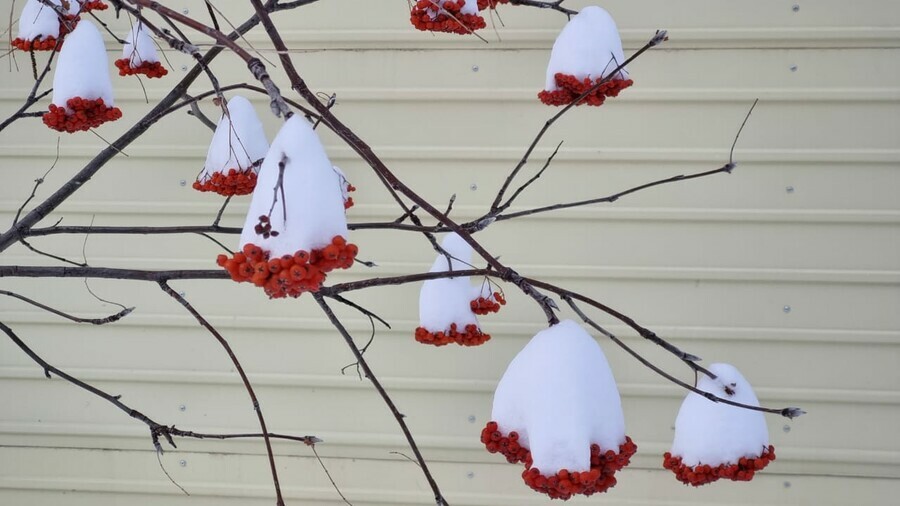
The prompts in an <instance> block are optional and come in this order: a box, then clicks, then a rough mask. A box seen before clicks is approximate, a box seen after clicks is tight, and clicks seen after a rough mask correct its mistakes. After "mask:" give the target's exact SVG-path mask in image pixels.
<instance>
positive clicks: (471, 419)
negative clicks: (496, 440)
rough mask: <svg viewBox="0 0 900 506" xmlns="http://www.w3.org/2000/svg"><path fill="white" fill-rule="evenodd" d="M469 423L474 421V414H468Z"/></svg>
mask: <svg viewBox="0 0 900 506" xmlns="http://www.w3.org/2000/svg"><path fill="white" fill-rule="evenodd" d="M469 423H475V415H469Z"/></svg>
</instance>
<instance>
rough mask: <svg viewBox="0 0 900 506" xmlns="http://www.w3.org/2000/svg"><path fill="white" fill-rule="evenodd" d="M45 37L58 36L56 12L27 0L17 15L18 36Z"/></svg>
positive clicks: (25, 38) (24, 38)
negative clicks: (20, 12)
mask: <svg viewBox="0 0 900 506" xmlns="http://www.w3.org/2000/svg"><path fill="white" fill-rule="evenodd" d="M51 3H53V4H54V5H60V3H59V0H51ZM47 37H53V38H55V39H56V38H59V18H57V16H56V12H55V11H54V10H53V9H51V8H50V7H49V6H47V5H44V4H43V3H41V2H40V1H39V0H28V1H27V2H25V7H23V8H22V14H21V15H20V16H19V38H20V39H23V40H37V39H46V38H47ZM54 88H55V86H54Z"/></svg>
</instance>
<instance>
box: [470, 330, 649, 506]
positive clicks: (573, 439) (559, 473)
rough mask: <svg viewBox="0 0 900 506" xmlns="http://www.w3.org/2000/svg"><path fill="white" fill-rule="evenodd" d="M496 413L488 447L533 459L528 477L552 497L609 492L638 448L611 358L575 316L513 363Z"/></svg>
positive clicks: (487, 432) (512, 458)
mask: <svg viewBox="0 0 900 506" xmlns="http://www.w3.org/2000/svg"><path fill="white" fill-rule="evenodd" d="M491 418H492V420H493V421H492V422H490V423H488V424H487V427H485V429H484V431H483V432H482V436H481V441H482V442H483V443H484V444H485V446H486V447H487V449H488V451H490V452H491V453H495V452H499V453H501V454H503V455H504V456H506V458H507V460H508V461H509V462H512V463H515V462H525V469H526V471H525V473H523V474H522V477H523V478H524V480H525V483H527V484H528V485H529V486H530V487H531V488H533V489H534V490H537V491H538V492H542V493H545V494H548V495H550V497H552V498H560V499H568V498H569V497H571V496H572V495H573V494H585V495H591V494H594V493H597V492H605V491H606V490H608V489H609V488H610V487H612V486H614V485H615V483H616V479H615V478H614V477H613V475H614V474H615V472H616V471H618V470H619V469H621V468H622V467H624V466H626V465H628V463H629V459H630V458H631V456H632V455H633V454H634V452H635V450H636V449H637V447H636V446H635V445H634V443H633V442H632V441H631V439H630V438H629V437H627V436H626V435H625V418H624V416H623V414H622V403H621V400H620V398H619V390H618V388H617V387H616V382H615V379H614V378H613V374H612V370H611V369H610V368H609V364H608V363H607V361H606V356H605V355H604V354H603V351H602V350H601V349H600V346H599V345H598V344H597V342H596V341H595V340H594V339H593V338H592V337H591V336H590V335H589V334H588V333H587V332H585V331H584V329H582V328H581V326H580V325H578V324H577V323H575V322H573V321H571V320H565V321H562V322H560V323H558V324H556V325H554V326H552V327H550V328H548V329H545V330H543V331H541V332H539V333H538V334H537V335H535V336H534V337H533V338H532V339H531V341H530V342H529V343H528V344H527V345H526V346H525V348H523V349H522V351H520V352H519V354H518V355H516V357H515V358H514V359H513V360H512V362H510V364H509V367H507V369H506V372H505V373H504V374H503V377H502V378H501V379H500V383H499V384H498V385H497V390H496V392H495V393H494V408H493V411H492V414H491Z"/></svg>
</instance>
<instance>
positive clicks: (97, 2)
mask: <svg viewBox="0 0 900 506" xmlns="http://www.w3.org/2000/svg"><path fill="white" fill-rule="evenodd" d="M69 1H70V2H73V1H75V0H69ZM79 3H80V4H81V12H91V11H105V10H106V9H109V5H106V4H105V3H103V2H102V1H101V0H86V1H84V2H79Z"/></svg>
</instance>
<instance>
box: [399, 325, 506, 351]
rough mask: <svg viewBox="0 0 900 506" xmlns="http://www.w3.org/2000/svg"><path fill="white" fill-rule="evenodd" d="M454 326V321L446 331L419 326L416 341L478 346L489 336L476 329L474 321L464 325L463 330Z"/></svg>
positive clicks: (442, 344) (438, 344)
mask: <svg viewBox="0 0 900 506" xmlns="http://www.w3.org/2000/svg"><path fill="white" fill-rule="evenodd" d="M456 328H457V327H456V324H455V323H451V324H450V330H448V331H447V332H443V331H438V332H431V331H429V330H428V329H426V328H424V327H419V328H417V329H416V341H418V342H420V343H422V344H432V345H434V346H444V345H446V344H450V343H456V344H458V345H460V346H478V345H480V344H484V343H486V342H487V341H488V340H489V339H490V338H491V335H490V334H485V333H483V332H482V331H481V330H479V329H478V325H475V324H474V323H470V324H469V325H466V330H465V331H464V332H459V331H458V330H456Z"/></svg>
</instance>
